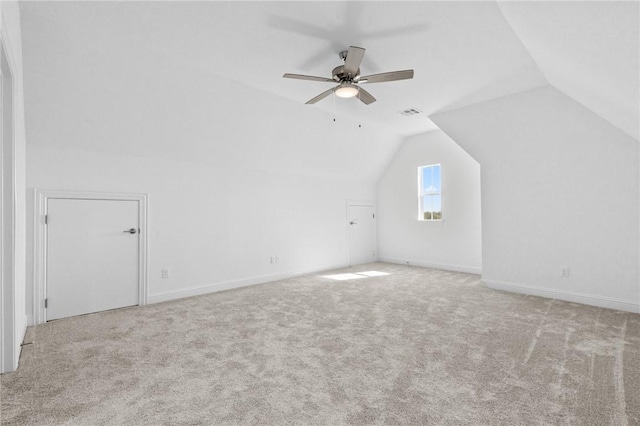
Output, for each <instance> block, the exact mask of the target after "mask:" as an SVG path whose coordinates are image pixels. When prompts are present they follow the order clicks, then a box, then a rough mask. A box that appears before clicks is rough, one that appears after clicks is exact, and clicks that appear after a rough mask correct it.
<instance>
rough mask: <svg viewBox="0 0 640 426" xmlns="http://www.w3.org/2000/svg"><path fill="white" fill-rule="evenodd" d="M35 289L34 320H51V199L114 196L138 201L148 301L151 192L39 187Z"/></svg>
mask: <svg viewBox="0 0 640 426" xmlns="http://www.w3.org/2000/svg"><path fill="white" fill-rule="evenodd" d="M34 196H35V202H34V207H35V211H34V216H33V219H34V221H33V222H34V226H35V232H34V235H35V244H34V245H35V250H34V262H33V264H34V268H33V277H34V284H35V285H34V291H33V315H34V318H33V322H34V324H43V323H45V322H46V321H47V319H46V310H45V308H44V299H45V296H46V294H47V274H46V271H47V229H46V223H45V215H46V214H47V205H48V201H49V199H59V198H62V199H73V200H114V201H137V202H138V225H139V228H140V233H139V238H138V305H139V306H142V305H146V304H147V234H148V232H147V202H148V195H147V194H131V193H112V192H88V191H58V190H45V189H36V190H35V191H34Z"/></svg>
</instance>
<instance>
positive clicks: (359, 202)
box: [345, 200, 378, 266]
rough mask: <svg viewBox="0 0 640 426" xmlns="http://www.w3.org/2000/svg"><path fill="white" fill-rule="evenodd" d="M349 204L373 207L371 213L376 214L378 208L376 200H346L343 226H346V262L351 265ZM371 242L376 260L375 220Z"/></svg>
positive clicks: (376, 231)
mask: <svg viewBox="0 0 640 426" xmlns="http://www.w3.org/2000/svg"><path fill="white" fill-rule="evenodd" d="M351 206H362V207H373V214H374V215H377V214H378V209H377V208H376V202H375V201H367V200H347V217H346V220H345V226H346V227H347V263H348V264H349V266H352V264H351V226H350V225H349V213H350V211H349V209H350V208H351ZM373 244H374V246H375V250H376V255H375V259H374V260H375V261H377V260H378V222H377V221H376V226H375V228H374V233H373Z"/></svg>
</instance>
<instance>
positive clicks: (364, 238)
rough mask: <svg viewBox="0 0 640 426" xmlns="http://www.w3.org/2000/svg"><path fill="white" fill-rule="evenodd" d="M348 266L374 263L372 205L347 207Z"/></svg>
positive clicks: (374, 229)
mask: <svg viewBox="0 0 640 426" xmlns="http://www.w3.org/2000/svg"><path fill="white" fill-rule="evenodd" d="M348 226H349V264H351V265H361V264H363V263H370V262H375V261H376V215H375V207H374V206H373V205H354V204H350V205H349V225H348Z"/></svg>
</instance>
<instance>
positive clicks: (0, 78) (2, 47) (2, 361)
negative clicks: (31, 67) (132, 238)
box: [0, 25, 26, 373]
mask: <svg viewBox="0 0 640 426" xmlns="http://www.w3.org/2000/svg"><path fill="white" fill-rule="evenodd" d="M8 39H9V36H8V34H7V31H6V25H0V54H2V53H4V56H5V59H6V60H7V68H8V69H9V76H8V77H9V78H10V79H11V99H10V102H11V123H10V125H11V137H10V138H9V140H5V138H4V126H5V123H4V110H3V108H4V105H2V106H0V115H1V116H0V121H2V122H1V123H0V152H1V153H2V154H4V151H5V147H6V146H9V147H10V150H11V159H10V162H11V174H12V177H11V187H10V188H6V187H5V185H6V183H5V182H4V173H5V170H4V164H0V186H2V188H1V189H0V198H4V191H6V190H9V191H11V201H12V202H11V205H8V206H5V205H4V199H2V200H0V311H1V312H0V373H7V372H10V371H14V370H16V369H17V368H18V361H19V359H20V352H21V346H20V343H21V342H22V336H24V330H16V327H17V322H18V321H17V315H18V313H19V312H24V311H21V310H20V309H19V308H18V306H17V305H16V293H17V291H18V282H17V281H16V271H17V270H18V267H17V265H18V256H17V253H16V233H17V228H16V225H17V223H16V218H17V215H18V210H17V208H18V205H17V201H18V200H17V194H18V191H17V183H16V176H17V174H16V128H17V127H16V123H17V119H16V117H17V114H16V81H15V80H16V66H15V63H16V61H15V59H14V55H13V51H12V50H11V46H10V44H9V43H8V42H7V40H8ZM5 78H7V76H5V75H3V74H2V69H1V68H0V85H4V79H5ZM3 89H4V87H2V86H0V95H2V96H4V95H5V94H4V93H2V90H3ZM0 98H2V97H1V96H0ZM2 161H3V159H2V158H0V162H2ZM7 209H10V210H11V212H12V215H11V223H9V224H8V225H9V227H10V228H11V247H5V245H4V238H5V235H4V233H3V232H4V231H5V228H6V226H5V225H6V224H5V223H4V212H5V211H6V210H7ZM5 253H9V257H10V258H11V259H10V260H11V263H12V269H13V271H12V272H13V274H12V276H11V282H5V280H4V273H3V271H2V267H3V266H4V262H5ZM24 326H25V328H26V321H25V324H24ZM6 329H10V330H11V332H10V333H9V334H7V333H5V330H6ZM20 333H22V335H20Z"/></svg>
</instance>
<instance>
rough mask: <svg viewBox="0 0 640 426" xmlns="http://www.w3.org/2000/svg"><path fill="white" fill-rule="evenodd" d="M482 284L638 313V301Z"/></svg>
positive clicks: (543, 288)
mask: <svg viewBox="0 0 640 426" xmlns="http://www.w3.org/2000/svg"><path fill="white" fill-rule="evenodd" d="M482 282H484V283H485V284H486V285H487V287H489V288H491V289H494V290H503V291H510V292H513V293H521V294H530V295H532V296H540V297H546V298H549V299H559V300H564V301H567V302H574V303H582V304H584V305H591V306H598V307H600V308H609V309H616V310H619V311H627V312H634V313H640V301H633V300H623V299H615V298H613V297H606V296H596V295H594V294H586V293H576V292H572V291H560V290H554V289H550V288H545V287H537V286H531V285H524V284H515V283H510V282H505V281H495V280H486V279H483V280H482Z"/></svg>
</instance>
